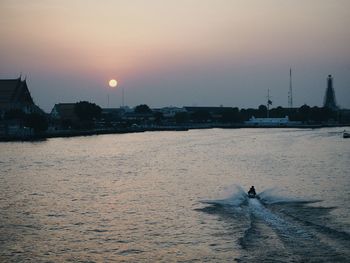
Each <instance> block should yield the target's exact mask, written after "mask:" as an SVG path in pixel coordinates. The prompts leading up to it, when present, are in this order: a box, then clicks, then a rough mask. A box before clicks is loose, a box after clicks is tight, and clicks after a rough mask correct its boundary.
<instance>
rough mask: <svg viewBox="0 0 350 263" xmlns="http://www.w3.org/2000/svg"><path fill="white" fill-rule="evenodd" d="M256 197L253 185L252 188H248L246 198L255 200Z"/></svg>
mask: <svg viewBox="0 0 350 263" xmlns="http://www.w3.org/2000/svg"><path fill="white" fill-rule="evenodd" d="M255 196H256V192H255V188H254V185H253V186H252V187H250V189H249V191H248V197H249V198H255Z"/></svg>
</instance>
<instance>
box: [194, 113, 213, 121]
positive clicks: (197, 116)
mask: <svg viewBox="0 0 350 263" xmlns="http://www.w3.org/2000/svg"><path fill="white" fill-rule="evenodd" d="M191 118H192V119H193V120H194V121H200V122H202V121H207V120H210V119H211V116H210V113H209V111H207V110H198V111H195V112H193V113H192V115H191Z"/></svg>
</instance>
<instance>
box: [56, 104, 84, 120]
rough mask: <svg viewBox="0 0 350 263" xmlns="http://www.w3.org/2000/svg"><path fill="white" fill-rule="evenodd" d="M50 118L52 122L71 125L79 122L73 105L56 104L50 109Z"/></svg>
mask: <svg viewBox="0 0 350 263" xmlns="http://www.w3.org/2000/svg"><path fill="white" fill-rule="evenodd" d="M50 116H51V118H52V119H54V120H61V121H70V122H72V123H74V122H76V121H78V120H79V118H78V115H77V114H76V112H75V103H57V104H55V106H54V107H53V108H52V110H51V113H50Z"/></svg>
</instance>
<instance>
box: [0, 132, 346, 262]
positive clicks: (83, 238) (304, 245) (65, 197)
mask: <svg viewBox="0 0 350 263" xmlns="http://www.w3.org/2000/svg"><path fill="white" fill-rule="evenodd" d="M349 171H350V140H345V139H343V138H342V137H341V129H316V130H298V129H236V130H221V129H210V130H191V131H187V132H146V133H138V134H122V135H103V136H90V137H76V138H62V139H61V138H59V139H49V140H46V141H40V142H32V143H30V142H23V143H19V142H14V143H0V262H23V261H30V262H61V261H73V262H80V261H81V262H101V261H105V262H112V261H118V262H123V261H125V262H154V261H162V262H169V261H171V262H174V261H178V262H180V261H183V262H195V261H198V262H205V261H207V262H234V261H237V262H348V261H347V260H348V259H349V256H350V251H349V247H350V230H349V229H350V228H349V227H350V216H349V215H350V205H349V202H350V191H349V189H350V172H349ZM251 185H255V187H256V189H257V192H258V193H259V199H248V198H247V196H246V194H245V191H246V190H247V189H248V188H249V187H250V186H251Z"/></svg>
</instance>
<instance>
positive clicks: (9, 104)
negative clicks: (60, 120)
mask: <svg viewBox="0 0 350 263" xmlns="http://www.w3.org/2000/svg"><path fill="white" fill-rule="evenodd" d="M11 110H20V111H23V112H24V113H26V114H29V113H34V112H36V113H41V114H43V113H44V112H43V111H42V110H41V109H40V108H39V107H38V106H36V105H35V103H34V101H33V98H32V96H31V94H30V92H29V89H28V86H27V81H26V80H25V79H24V80H21V77H19V78H16V79H0V117H3V116H4V114H5V112H8V111H11Z"/></svg>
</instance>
